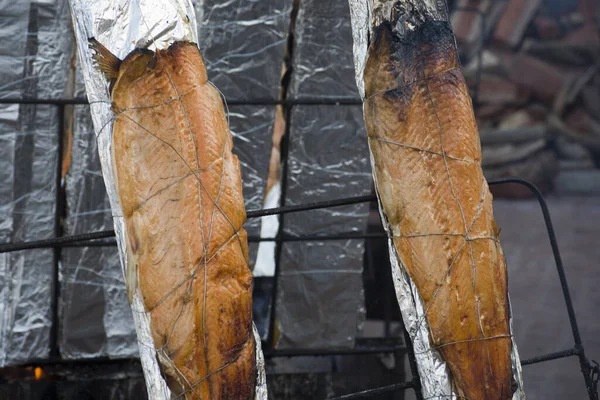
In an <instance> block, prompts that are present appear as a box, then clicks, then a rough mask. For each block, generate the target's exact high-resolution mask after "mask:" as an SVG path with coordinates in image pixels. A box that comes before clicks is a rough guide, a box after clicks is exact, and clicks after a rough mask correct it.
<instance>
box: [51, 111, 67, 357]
mask: <svg viewBox="0 0 600 400" xmlns="http://www.w3.org/2000/svg"><path fill="white" fill-rule="evenodd" d="M57 108H58V110H57V112H58V138H57V140H58V143H57V146H58V151H57V152H58V154H57V157H56V158H57V160H56V177H55V182H54V190H55V191H56V193H55V209H54V236H55V237H60V236H61V235H62V226H61V219H62V214H63V210H64V195H63V193H62V163H63V151H64V149H63V143H64V132H65V106H64V104H60V105H58V107H57ZM60 258H61V249H60V247H54V249H53V260H52V268H53V271H52V298H51V299H50V301H51V310H52V325H51V327H50V357H53V358H59V357H60V349H59V345H58V332H59V320H58V316H59V312H58V299H59V297H60V279H59V270H58V267H59V263H60Z"/></svg>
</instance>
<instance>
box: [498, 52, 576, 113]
mask: <svg viewBox="0 0 600 400" xmlns="http://www.w3.org/2000/svg"><path fill="white" fill-rule="evenodd" d="M506 65H507V68H506V69H507V71H508V75H509V77H510V80H511V81H512V82H514V83H516V84H518V85H519V86H521V87H524V88H527V89H529V90H531V92H532V93H533V94H534V95H535V96H536V97H537V98H539V99H540V100H544V101H546V102H552V101H553V100H554V97H555V96H556V95H557V94H558V93H559V92H560V91H561V89H562V88H563V86H564V84H565V81H566V74H564V73H563V72H562V71H561V70H560V69H558V68H555V67H553V66H552V65H550V64H547V63H545V62H543V61H541V60H539V59H537V58H535V57H531V56H528V55H526V54H523V53H519V54H516V55H515V56H514V57H512V60H507V64H506Z"/></svg>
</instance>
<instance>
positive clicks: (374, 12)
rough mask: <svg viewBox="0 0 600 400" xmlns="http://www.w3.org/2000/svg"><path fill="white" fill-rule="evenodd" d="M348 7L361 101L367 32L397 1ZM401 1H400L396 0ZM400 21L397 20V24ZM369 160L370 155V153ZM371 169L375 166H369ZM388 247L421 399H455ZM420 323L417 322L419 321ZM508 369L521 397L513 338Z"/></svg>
mask: <svg viewBox="0 0 600 400" xmlns="http://www.w3.org/2000/svg"><path fill="white" fill-rule="evenodd" d="M348 2H349V4H350V9H351V18H352V35H353V37H354V62H355V66H356V69H355V79H356V84H357V87H358V88H359V92H360V95H361V98H362V99H363V100H364V98H365V92H364V66H365V63H366V59H367V51H368V38H369V35H370V33H371V32H370V31H371V29H372V28H373V27H374V26H377V25H378V24H379V23H380V22H381V21H383V20H389V19H390V18H389V16H390V13H391V10H392V8H393V6H394V4H395V3H397V2H398V0H369V1H364V0H348ZM400 2H403V0H400ZM404 2H408V3H410V4H412V5H415V6H416V7H421V9H422V10H423V12H425V13H427V14H428V15H430V16H431V17H432V18H433V19H435V20H445V19H446V18H447V9H446V4H445V1H441V0H421V1H419V0H409V1H404ZM401 23H402V22H398V24H401ZM413 28H414V25H413V24H412V22H410V21H408V22H406V23H405V24H404V25H403V26H399V27H398V28H397V29H413ZM371 162H372V163H373V156H372V152H371ZM373 171H375V168H374V166H373ZM373 178H374V180H375V182H377V176H376V174H375V173H373ZM379 213H380V216H381V220H382V222H383V226H384V229H385V230H386V232H387V234H388V237H391V228H390V226H389V224H388V222H387V218H386V216H385V214H384V212H383V209H382V208H381V203H380V204H379ZM388 247H389V250H390V263H391V266H392V277H393V279H394V287H395V289H396V297H397V299H398V304H399V306H400V311H401V313H402V319H403V321H404V325H405V327H406V330H407V332H408V334H409V336H410V338H411V340H412V343H413V348H414V353H415V358H416V361H417V367H418V370H419V376H420V379H421V385H422V387H421V389H422V392H423V397H424V398H427V399H428V398H438V399H449V400H454V399H458V396H457V394H456V393H454V392H453V391H452V378H451V376H450V373H449V371H448V368H447V366H446V363H445V362H444V360H443V358H442V356H441V355H440V353H439V352H438V351H437V350H435V349H432V348H431V344H430V338H429V324H427V319H426V318H425V314H424V309H423V300H422V298H421V296H420V294H419V292H418V290H417V288H416V286H415V285H414V282H413V281H412V279H411V278H410V276H409V274H408V272H407V270H406V268H405V267H404V266H403V265H402V264H401V263H400V262H399V260H400V258H399V256H398V254H397V251H396V248H395V246H394V245H393V242H392V240H391V239H390V240H389V241H388ZM419 322H421V323H419ZM510 330H511V334H512V332H513V330H512V315H511V317H510ZM512 343H513V346H512V352H511V359H512V369H513V377H514V379H515V381H516V382H517V383H518V386H519V387H518V389H517V391H516V392H515V393H514V395H513V400H524V399H525V393H524V391H523V379H522V372H521V364H520V361H519V355H518V352H517V347H516V345H515V342H514V339H513V340H512Z"/></svg>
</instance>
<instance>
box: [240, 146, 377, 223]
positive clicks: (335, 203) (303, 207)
mask: <svg viewBox="0 0 600 400" xmlns="http://www.w3.org/2000/svg"><path fill="white" fill-rule="evenodd" d="M284 136H285V135H284ZM282 140H284V139H283V138H282ZM284 164H285V163H284ZM284 166H285V165H284ZM282 169H283V168H282ZM282 173H283V171H282ZM282 181H283V178H282ZM282 186H283V185H282ZM282 199H283V187H282ZM375 200H377V197H375V196H373V195H367V196H356V197H346V198H344V199H336V200H325V201H317V202H314V203H305V204H297V205H291V206H285V205H283V206H282V207H276V208H267V209H264V210H256V211H248V212H247V213H246V215H247V217H248V219H251V218H259V217H264V216H267V215H275V214H289V213H294V212H300V211H309V210H317V209H320V208H331V207H340V206H347V205H351V204H359V203H367V202H369V201H375ZM282 204H283V203H282Z"/></svg>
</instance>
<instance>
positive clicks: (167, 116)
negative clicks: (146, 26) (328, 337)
mask: <svg viewBox="0 0 600 400" xmlns="http://www.w3.org/2000/svg"><path fill="white" fill-rule="evenodd" d="M90 46H91V47H92V49H94V50H95V51H96V54H95V59H96V61H97V63H98V66H99V68H100V69H101V70H102V71H103V73H104V74H105V76H106V77H107V79H108V80H109V81H110V82H111V86H110V87H111V101H112V109H113V112H114V114H115V118H114V122H113V136H112V142H111V146H112V149H111V150H112V155H113V168H114V172H115V177H116V178H115V179H116V186H117V189H118V196H119V201H120V203H121V208H122V211H123V217H124V220H125V226H126V243H127V264H128V267H127V272H126V282H127V290H128V294H129V297H130V301H131V299H132V297H133V295H134V293H135V292H136V291H139V294H140V295H141V298H142V300H143V304H144V308H145V309H144V310H134V312H145V313H148V314H149V319H150V328H151V333H152V337H153V339H154V344H153V345H154V346H155V349H156V351H157V356H158V359H159V362H160V365H161V370H162V373H163V375H164V376H165V378H166V381H167V384H168V386H169V388H170V390H171V391H172V393H173V398H177V399H252V398H254V390H255V389H254V388H255V381H256V373H257V372H256V362H255V343H254V336H253V332H252V274H251V272H250V269H249V266H248V244H247V235H246V231H245V230H244V229H243V228H242V225H243V224H244V222H245V220H246V210H245V206H244V200H243V196H242V180H241V173H240V164H239V161H238V159H237V157H236V156H235V155H234V154H232V147H233V144H232V138H231V133H230V131H229V128H228V125H227V119H226V116H225V111H224V107H223V101H222V99H221V96H220V94H219V92H218V90H217V89H216V88H215V87H214V86H212V84H210V82H208V80H207V74H206V69H205V67H204V64H203V60H202V57H201V55H200V52H199V50H198V47H197V46H196V44H194V43H190V42H175V43H174V44H172V45H171V46H170V47H169V48H168V49H167V50H158V51H156V52H152V51H149V50H139V49H138V50H134V51H132V52H131V53H130V54H129V55H127V57H125V59H123V60H122V61H121V60H119V59H118V58H116V57H115V56H114V55H112V54H111V53H110V52H109V51H108V50H107V49H106V48H105V47H104V46H102V45H101V44H100V43H98V42H97V41H95V40H94V39H90Z"/></svg>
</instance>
